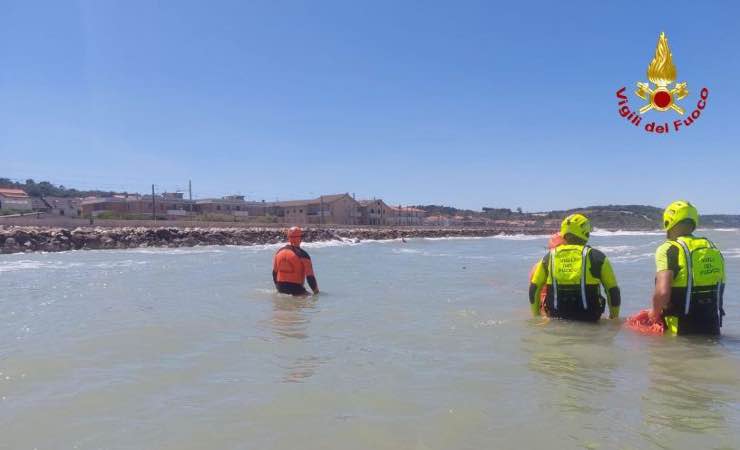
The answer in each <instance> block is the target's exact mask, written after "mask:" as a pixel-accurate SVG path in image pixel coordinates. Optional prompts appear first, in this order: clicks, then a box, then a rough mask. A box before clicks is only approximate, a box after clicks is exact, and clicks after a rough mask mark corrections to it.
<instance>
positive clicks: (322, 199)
mask: <svg viewBox="0 0 740 450" xmlns="http://www.w3.org/2000/svg"><path fill="white" fill-rule="evenodd" d="M344 197H349V194H332V195H322V196H321V197H317V198H312V199H309V200H288V201H284V202H272V203H270V206H282V207H294V206H305V205H318V204H320V203H324V204H328V203H333V202H335V201H337V200H339V199H341V198H344ZM350 198H352V197H350Z"/></svg>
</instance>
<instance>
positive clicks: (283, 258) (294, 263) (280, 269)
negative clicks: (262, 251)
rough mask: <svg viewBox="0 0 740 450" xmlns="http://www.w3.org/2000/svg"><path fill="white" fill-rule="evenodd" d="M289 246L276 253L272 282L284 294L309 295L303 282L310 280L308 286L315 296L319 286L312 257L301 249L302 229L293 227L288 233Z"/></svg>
mask: <svg viewBox="0 0 740 450" xmlns="http://www.w3.org/2000/svg"><path fill="white" fill-rule="evenodd" d="M287 235H288V242H289V244H288V245H286V246H285V247H283V248H281V249H280V250H278V251H277V253H275V258H274V259H273V262H272V281H273V282H274V283H275V288H277V290H278V292H280V293H282V294H290V295H296V296H298V295H301V296H302V295H308V291H307V290H306V288H305V287H303V282H304V281H305V280H308V285H309V286H311V290H312V291H313V293H314V295H315V294H318V293H319V285H318V283H317V282H316V276H315V275H314V273H313V266H312V265H311V257H310V256H308V253H306V251H305V250H303V249H302V248H301V240H302V239H303V230H301V228H300V227H292V228H291V229H290V230H288V232H287Z"/></svg>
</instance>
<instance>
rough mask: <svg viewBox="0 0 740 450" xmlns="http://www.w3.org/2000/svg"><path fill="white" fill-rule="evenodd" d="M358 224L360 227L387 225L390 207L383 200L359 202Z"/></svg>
mask: <svg viewBox="0 0 740 450" xmlns="http://www.w3.org/2000/svg"><path fill="white" fill-rule="evenodd" d="M358 203H359V205H360V223H361V224H362V225H387V218H388V217H389V216H390V214H391V207H390V206H388V205H386V204H385V202H384V201H383V200H380V199H373V200H360V201H358Z"/></svg>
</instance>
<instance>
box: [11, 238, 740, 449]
mask: <svg viewBox="0 0 740 450" xmlns="http://www.w3.org/2000/svg"><path fill="white" fill-rule="evenodd" d="M707 235H709V236H710V237H711V238H713V239H715V240H716V242H717V243H718V244H719V245H720V246H721V247H722V248H723V250H724V253H725V256H726V258H727V266H728V272H729V284H728V293H727V296H726V299H725V304H726V309H727V311H728V316H726V319H725V324H726V325H725V327H724V329H723V331H724V336H723V337H722V338H721V339H711V338H692V339H687V338H669V337H645V336H640V335H636V334H634V333H632V332H630V331H629V330H625V329H624V328H622V327H621V324H620V323H615V322H611V321H602V324H600V325H588V324H577V323H566V322H562V321H550V322H545V321H543V320H541V319H532V318H531V317H530V315H529V308H528V303H527V300H526V294H527V281H526V276H527V273H528V271H529V268H530V266H531V265H532V264H533V263H534V261H535V260H536V259H537V258H539V257H541V256H542V255H543V254H544V246H545V241H546V239H545V238H542V237H535V238H531V237H511V238H486V239H447V240H444V239H443V240H430V239H419V240H410V241H409V242H408V243H406V244H403V243H401V242H399V241H391V242H367V243H361V244H357V245H350V244H339V243H333V244H314V245H311V244H309V245H308V246H307V249H308V251H309V252H310V253H311V255H312V257H313V259H314V267H315V268H316V270H317V275H318V279H319V284H320V286H321V288H322V290H323V291H324V292H325V293H324V294H322V295H321V296H320V297H318V299H315V300H301V301H297V300H294V299H291V298H285V297H282V296H278V295H275V294H274V293H273V292H272V287H271V277H270V268H271V265H270V262H271V257H272V254H273V252H274V250H275V247H270V246H268V247H203V248H194V249H175V250H172V249H149V250H129V251H88V252H68V253H58V254H33V255H5V256H0V320H1V321H2V324H3V325H2V327H0V372H2V374H1V375H0V448H12V449H16V448H39V449H47V448H49V449H56V448H81V449H93V448H116V449H118V448H126V449H140V448H162V449H197V448H259V449H264V448H271V449H294V448H304V449H306V448H308V449H313V448H315V449H324V448H336V449H340V448H341V449H347V448H373V449H409V448H411V449H449V448H456V449H457V448H470V449H480V448H537V447H542V448H545V447H546V448H550V449H553V448H563V449H570V448H603V449H612V448H614V449H617V448H619V449H622V448H641V449H642V448H671V449H683V448H685V449H689V448H690V449H696V448H737V447H738V442H740V389H739V388H740V313H739V311H740V306H738V299H739V296H738V295H737V294H736V292H737V291H736V290H735V289H734V287H735V286H736V285H737V280H740V232H738V231H714V232H708V233H707ZM661 240H662V238H661V236H660V235H658V234H636V235H625V234H616V235H611V234H608V233H604V234H603V235H600V236H596V237H595V238H594V240H593V245H594V246H596V247H599V248H601V249H603V250H604V251H605V252H606V253H607V255H608V256H609V257H610V258H611V259H612V261H613V262H614V266H615V270H616V272H617V277H618V279H619V281H620V284H621V286H622V291H623V298H624V305H623V308H622V310H623V315H627V314H630V313H633V312H636V311H637V310H639V309H641V308H644V307H646V306H647V305H648V302H649V296H650V293H651V288H652V282H653V261H652V252H653V251H654V249H655V248H656V247H657V245H658V244H659V242H660V241H661Z"/></svg>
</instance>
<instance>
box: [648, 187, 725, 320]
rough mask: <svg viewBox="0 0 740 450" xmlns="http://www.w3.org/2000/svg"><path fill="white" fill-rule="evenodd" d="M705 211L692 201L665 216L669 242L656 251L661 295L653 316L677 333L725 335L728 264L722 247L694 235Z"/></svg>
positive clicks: (671, 208)
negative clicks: (725, 297) (722, 333)
mask: <svg viewBox="0 0 740 450" xmlns="http://www.w3.org/2000/svg"><path fill="white" fill-rule="evenodd" d="M697 226H699V212H698V211H697V210H696V208H695V207H694V205H692V204H691V203H689V202H687V201H683V200H679V201H677V202H673V203H671V204H670V205H668V207H667V208H666V209H665V212H664V213H663V228H664V229H665V230H666V237H667V238H668V239H667V240H666V241H665V242H664V243H663V244H661V245H660V247H658V250H657V251H656V252H655V265H656V276H655V293H654V294H653V308H652V310H651V317H652V318H653V319H654V320H660V318H662V319H663V321H664V322H665V325H666V331H667V332H669V333H672V334H719V332H720V327H721V326H722V316H724V314H725V312H724V309H723V302H722V296H723V294H724V289H725V263H724V259H723V257H722V253H721V252H720V251H719V249H718V248H717V246H716V245H715V244H714V243H713V242H712V241H710V240H709V239H707V238H703V237H695V236H694V235H693V232H694V230H695V229H696V227H697Z"/></svg>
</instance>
